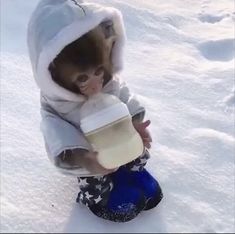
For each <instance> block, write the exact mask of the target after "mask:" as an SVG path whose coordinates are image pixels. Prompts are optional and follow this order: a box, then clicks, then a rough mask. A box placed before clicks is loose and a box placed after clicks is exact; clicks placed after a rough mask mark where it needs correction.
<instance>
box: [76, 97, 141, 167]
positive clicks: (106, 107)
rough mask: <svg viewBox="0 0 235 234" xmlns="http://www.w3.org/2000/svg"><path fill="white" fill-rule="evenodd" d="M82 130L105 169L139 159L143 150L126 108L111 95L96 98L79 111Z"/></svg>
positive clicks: (90, 98)
mask: <svg viewBox="0 0 235 234" xmlns="http://www.w3.org/2000/svg"><path fill="white" fill-rule="evenodd" d="M80 118H81V129H82V131H83V133H84V134H85V136H86V138H87V139H88V141H89V143H90V144H91V145H92V147H93V150H94V151H97V152H98V153H99V154H98V161H99V163H100V164H101V165H102V166H103V167H104V168H107V169H113V168H117V167H119V166H122V165H124V164H126V163H128V162H130V161H132V160H134V159H136V158H138V157H139V156H140V155H142V153H143V151H144V146H143V142H142V139H141V137H140V135H139V133H138V132H137V131H136V130H135V128H134V127H133V124H132V118H131V115H130V113H129V110H128V108H127V106H126V105H125V104H124V103H123V102H121V101H120V100H119V99H118V98H117V97H115V96H113V95H110V94H103V93H99V94H95V95H93V96H91V97H89V99H88V100H87V101H86V102H85V103H84V105H83V106H82V108H81V116H80Z"/></svg>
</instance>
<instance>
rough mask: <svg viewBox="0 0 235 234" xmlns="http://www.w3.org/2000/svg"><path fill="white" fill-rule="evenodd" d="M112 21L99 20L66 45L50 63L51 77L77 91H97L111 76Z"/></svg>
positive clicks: (113, 39) (91, 93) (83, 92)
mask: <svg viewBox="0 0 235 234" xmlns="http://www.w3.org/2000/svg"><path fill="white" fill-rule="evenodd" d="M115 39H116V35H115V32H114V28H113V22H112V21H111V20H107V21H105V22H102V23H101V24H100V25H98V26H97V27H96V28H94V29H93V30H91V31H89V32H88V33H86V34H85V35H83V36H82V37H80V38H79V39H77V40H75V41H74V42H72V43H71V44H69V45H68V46H66V47H65V48H64V49H63V50H62V51H61V52H60V54H59V55H58V56H57V57H56V58H55V59H54V61H53V62H52V63H51V64H50V65H49V71H50V73H51V76H52V79H53V80H54V81H55V82H56V83H58V84H59V85H60V86H62V87H64V88H66V89H68V90H70V91H72V92H74V93H77V94H82V95H85V96H90V95H93V94H95V93H98V92H99V91H100V90H101V89H102V87H103V86H104V85H105V84H106V83H107V82H108V81H109V80H110V79H111V78H112V62H111V57H112V48H113V46H114V43H115Z"/></svg>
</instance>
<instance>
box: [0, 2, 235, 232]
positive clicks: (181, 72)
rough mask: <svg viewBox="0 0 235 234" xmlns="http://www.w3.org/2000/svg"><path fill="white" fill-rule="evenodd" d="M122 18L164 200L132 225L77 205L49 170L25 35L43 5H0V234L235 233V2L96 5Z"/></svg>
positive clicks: (128, 71)
mask: <svg viewBox="0 0 235 234" xmlns="http://www.w3.org/2000/svg"><path fill="white" fill-rule="evenodd" d="M94 1H95V2H99V3H102V4H106V5H111V6H114V7H117V8H118V9H120V10H121V11H122V13H123V16H124V20H125V26H126V30H127V45H126V52H125V69H124V70H123V72H122V76H123V77H125V79H126V80H127V82H128V83H129V85H130V87H131V88H132V90H133V91H134V92H135V93H136V94H138V95H139V98H140V100H142V101H143V103H144V104H145V107H146V109H147V118H149V119H150V120H151V121H152V124H151V126H150V131H151V133H152V136H153V139H154V143H153V145H152V149H151V155H152V158H151V159H150V161H149V163H148V165H147V169H148V170H149V171H150V172H151V173H152V174H153V175H154V176H155V177H156V178H158V181H159V182H160V184H161V186H162V189H163V192H164V199H163V201H162V202H161V203H160V205H159V206H158V207H157V208H155V209H153V210H151V211H143V212H142V213H141V214H140V215H139V216H138V217H137V218H136V219H134V220H132V221H130V222H128V223H124V224H123V223H121V224H120V223H112V222H109V221H105V220H102V219H100V218H97V217H96V216H94V215H93V214H91V213H90V212H89V211H88V210H87V209H86V207H83V206H81V205H78V204H76V202H75V199H76V196H77V192H78V186H77V180H76V178H74V177H67V176H64V175H62V174H60V173H59V172H58V171H57V170H56V169H55V168H54V166H53V165H52V164H51V163H50V162H49V160H48V158H47V156H46V152H45V148H44V142H43V138H42V135H41V132H40V128H39V126H40V113H39V111H40V106H39V90H38V88H37V86H36V84H35V82H34V79H33V77H32V71H31V66H30V62H29V58H28V54H27V47H26V28H27V23H28V20H29V16H30V14H31V12H32V11H33V9H34V7H35V5H36V4H37V2H38V1H37V0H30V1H23V0H1V3H0V4H1V232H18V233H19V232H49V233H51V232H59V233H68V232H77V233H88V232H94V233H122V232H126V233H130V232H133V233H146V232H152V233H154V232H155V233H157V232H162V233H171V232H191V233H196V232H197V233H201V232H203V233H208V232H230V233H234V232H235V220H234V215H235V205H234V201H235V188H234V186H235V178H234V177H235V175H234V174H235V171H234V169H235V168H234V155H235V148H234V146H235V129H234V104H235V94H234V27H233V21H234V18H235V13H234V1H233V0H220V1H215V0H197V1H194V0H169V1H165V0H158V1H157V0H148V1H141V0H112V1H108V0H106V1H105V0H94Z"/></svg>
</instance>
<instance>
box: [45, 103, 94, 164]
mask: <svg viewBox="0 0 235 234" xmlns="http://www.w3.org/2000/svg"><path fill="white" fill-rule="evenodd" d="M41 116H42V121H41V131H42V133H43V137H44V141H45V146H46V150H47V153H48V156H49V158H50V159H51V160H52V161H53V162H55V161H56V157H57V156H59V155H60V154H61V153H62V152H65V151H66V150H71V149H77V148H80V149H86V150H90V149H91V146H90V144H89V143H88V141H87V140H86V139H85V136H84V135H83V133H82V132H81V130H80V129H79V128H77V127H75V126H74V125H72V124H71V123H69V122H67V121H66V120H64V119H62V118H61V117H60V116H59V115H58V114H57V113H56V112H55V111H54V110H53V109H52V108H50V106H49V105H46V104H45V103H44V104H42V107H41Z"/></svg>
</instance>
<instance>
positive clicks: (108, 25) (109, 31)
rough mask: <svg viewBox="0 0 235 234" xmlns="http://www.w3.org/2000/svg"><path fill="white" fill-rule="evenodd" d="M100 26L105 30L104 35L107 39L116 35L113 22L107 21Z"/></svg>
mask: <svg viewBox="0 0 235 234" xmlns="http://www.w3.org/2000/svg"><path fill="white" fill-rule="evenodd" d="M100 25H101V27H102V30H103V33H104V36H105V38H106V39H108V38H110V37H111V36H114V35H115V31H114V28H113V21H112V20H106V21H104V22H102V23H101V24H100Z"/></svg>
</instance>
